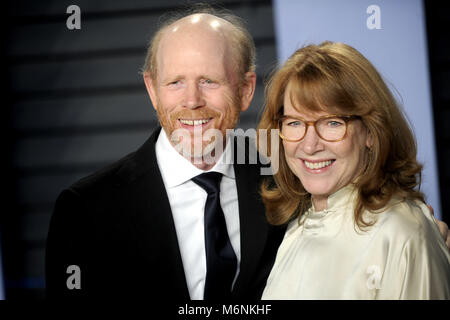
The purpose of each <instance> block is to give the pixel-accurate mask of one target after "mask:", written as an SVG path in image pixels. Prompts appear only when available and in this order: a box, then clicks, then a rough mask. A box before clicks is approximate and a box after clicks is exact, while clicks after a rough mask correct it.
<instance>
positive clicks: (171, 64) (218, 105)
mask: <svg viewBox="0 0 450 320" xmlns="http://www.w3.org/2000/svg"><path fill="white" fill-rule="evenodd" d="M174 30H175V31H174ZM228 46H229V45H228V42H227V40H226V39H225V38H224V37H223V35H222V33H219V32H214V31H211V30H208V29H207V30H203V29H202V28H199V27H197V28H193V27H192V26H190V28H187V29H183V28H182V27H179V28H177V29H169V30H168V31H167V32H166V33H165V34H164V35H163V38H162V39H161V43H160V46H159V50H158V56H157V64H158V65H157V69H158V73H157V77H156V79H154V80H151V83H150V84H148V83H147V82H148V81H149V79H148V78H145V80H146V84H147V88H149V93H150V97H151V98H152V102H153V105H154V107H155V109H156V111H157V114H158V118H159V121H160V122H161V125H162V127H163V128H164V130H165V131H166V133H167V135H168V136H169V138H171V137H172V138H173V136H172V134H173V133H174V132H175V131H176V130H177V129H185V130H187V131H184V132H185V133H186V132H188V133H189V135H188V136H183V137H182V139H176V138H175V139H174V140H172V144H174V145H175V144H177V143H179V142H181V143H183V144H185V143H186V142H187V143H188V144H190V150H191V157H192V158H196V157H201V156H202V155H204V154H205V153H206V152H210V150H211V145H212V146H214V144H215V143H219V142H224V141H225V140H224V139H225V134H226V130H227V129H233V128H234V127H235V125H236V123H237V121H238V119H239V113H240V111H241V110H245V109H246V108H247V107H248V105H247V104H246V102H245V101H244V103H243V102H242V97H241V96H240V94H239V86H238V83H239V75H238V74H237V72H236V71H235V70H236V68H234V65H233V62H234V61H233V59H232V56H231V53H230V52H231V50H230V49H229V47H228ZM250 100H251V98H250ZM249 103H250V101H249V102H248V104H249ZM243 104H244V105H243ZM208 129H217V130H219V131H220V132H221V133H222V137H223V139H222V140H221V141H214V143H211V141H210V140H209V139H206V137H202V133H203V134H204V133H205V131H207V130H208ZM177 131H178V130H177ZM175 133H176V132H175ZM175 136H177V135H175ZM188 138H190V139H188ZM203 139H205V140H206V141H203ZM177 140H178V141H177ZM182 140H184V141H182ZM187 140H190V141H187ZM214 140H216V139H214ZM195 144H197V146H199V145H200V146H202V147H201V148H200V150H199V148H194V145H195ZM208 145H209V147H208ZM195 150H197V151H200V152H199V153H194V151H195Z"/></svg>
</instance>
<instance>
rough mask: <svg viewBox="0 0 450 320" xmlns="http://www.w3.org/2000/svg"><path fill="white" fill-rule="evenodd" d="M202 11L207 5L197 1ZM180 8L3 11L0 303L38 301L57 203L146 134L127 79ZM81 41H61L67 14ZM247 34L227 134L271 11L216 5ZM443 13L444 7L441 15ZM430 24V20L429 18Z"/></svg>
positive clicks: (444, 102) (260, 2) (443, 107)
mask: <svg viewBox="0 0 450 320" xmlns="http://www.w3.org/2000/svg"><path fill="white" fill-rule="evenodd" d="M204 2H211V3H212V1H204ZM185 3H186V1H177V0H151V1H149V0H128V1H107V0H98V1H92V0H89V1H88V0H77V1H65V0H62V1H61V0H60V1H56V0H54V1H52V0H41V1H31V0H30V1H25V0H20V1H14V2H12V1H9V4H8V5H7V8H6V9H4V11H3V15H4V18H3V20H2V26H3V28H2V30H1V32H2V36H3V37H2V40H3V42H2V54H3V56H2V57H3V59H2V61H3V63H4V68H3V69H4V73H3V78H2V79H3V86H2V88H1V90H2V98H3V108H4V116H3V121H4V125H3V129H4V132H5V133H4V135H3V136H4V137H5V138H6V141H5V143H4V146H3V147H4V152H5V154H6V156H4V157H2V164H3V168H4V176H3V177H4V179H2V180H3V184H4V186H7V188H5V189H6V190H5V191H4V192H3V196H4V199H5V200H4V202H6V204H5V205H4V209H3V210H2V214H1V219H2V221H1V230H0V231H1V245H2V260H3V271H4V279H5V287H6V298H7V299H24V298H30V299H42V298H43V297H44V286H45V281H44V248H45V240H46V236H47V231H48V224H49V220H50V216H51V213H52V210H53V206H54V201H55V200H56V197H57V196H58V194H59V192H60V191H61V190H62V189H63V188H65V187H67V186H69V185H70V184H72V183H73V182H75V181H76V180H78V179H79V178H81V177H83V176H86V175H88V174H90V173H92V172H93V171H95V170H97V169H99V168H101V167H103V166H105V165H107V164H109V163H112V162H114V161H115V160H118V159H119V158H121V157H123V156H124V155H126V154H127V153H129V152H132V151H134V150H135V149H136V148H138V147H139V146H140V145H141V144H142V143H144V141H145V140H146V139H147V137H148V136H149V135H150V133H151V131H152V130H153V128H154V127H155V126H156V125H157V120H156V114H155V112H154V109H153V108H152V106H151V103H150V100H149V98H148V96H147V93H146V91H145V87H144V83H143V81H142V79H141V76H140V74H139V72H140V68H141V66H142V64H143V62H144V57H145V52H146V46H147V43H148V41H149V39H150V38H151V35H152V34H153V32H154V31H155V28H156V26H157V22H158V19H159V18H160V16H161V15H163V14H164V13H166V12H167V11H170V10H173V9H175V8H176V7H178V6H179V5H180V4H185ZM72 4H76V5H78V6H79V7H80V9H81V29H80V30H68V29H67V27H66V20H67V18H68V17H69V15H70V14H66V9H67V7H68V6H69V5H72ZM220 4H221V5H222V6H223V7H224V8H227V9H230V10H232V11H233V12H234V13H236V14H237V15H239V16H241V17H242V18H243V19H245V20H246V21H247V23H248V27H249V29H250V32H251V34H252V35H253V37H254V39H255V43H256V47H257V74H258V81H257V88H256V95H255V98H254V100H253V103H252V105H251V107H250V109H249V110H248V111H247V112H245V113H243V114H242V117H241V120H240V123H239V127H241V128H244V129H247V128H250V127H254V126H255V125H256V122H257V116H258V114H259V112H260V111H261V107H262V104H263V81H264V78H265V77H266V76H267V75H268V73H269V72H270V71H271V70H272V68H273V67H274V66H275V64H276V58H277V57H276V48H275V35H274V23H273V16H272V15H273V12H272V2H271V1H270V0H245V1H234V0H223V1H221V2H220ZM442 6H444V7H442ZM445 6H447V7H448V5H437V4H436V2H435V3H431V2H428V3H426V9H427V27H428V40H429V53H430V70H431V79H432V89H433V107H434V119H435V120H434V121H435V124H436V141H437V142H436V143H437V150H438V159H439V160H438V162H439V169H440V172H441V175H440V184H441V192H442V197H441V198H442V210H443V217H444V220H446V221H447V223H449V219H448V218H449V210H450V206H449V201H450V200H449V199H448V196H446V195H447V194H448V193H449V192H450V189H449V186H450V183H449V182H450V170H449V169H448V168H447V166H446V159H447V158H448V156H450V152H449V150H450V148H449V146H450V134H449V130H448V129H447V125H446V123H447V122H446V121H447V120H450V104H449V102H450V96H449V92H450V79H449V76H450V54H449V52H450V50H449V49H450V43H449V41H448V32H447V29H446V26H447V25H448V17H447V16H446V14H447V12H449V11H448V9H446V8H445ZM430 17H432V18H430Z"/></svg>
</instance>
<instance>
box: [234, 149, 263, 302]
mask: <svg viewBox="0 0 450 320" xmlns="http://www.w3.org/2000/svg"><path fill="white" fill-rule="evenodd" d="M235 145H236V147H235V149H234V150H236V151H237V152H245V154H246V159H245V162H246V163H247V164H238V163H237V161H236V154H235V157H234V158H235V162H234V170H235V176H236V185H237V191H238V201H239V216H240V218H239V220H240V236H241V265H240V273H239V277H238V280H237V282H236V284H235V287H234V293H235V296H236V297H238V298H239V297H240V296H241V295H242V292H244V291H245V290H246V289H248V286H249V283H250V280H251V279H252V278H253V277H254V275H255V273H256V271H257V268H258V264H259V262H260V259H261V256H262V253H263V250H264V247H265V243H266V240H267V233H268V224H267V222H266V218H265V209H264V205H263V203H262V202H261V199H260V196H259V189H258V187H259V181H260V177H261V176H260V168H261V166H260V165H257V164H255V165H250V164H248V153H247V152H246V150H243V149H242V147H243V146H242V145H239V144H238V143H236V141H235ZM245 145H246V146H247V147H249V143H248V141H247V142H246V143H245Z"/></svg>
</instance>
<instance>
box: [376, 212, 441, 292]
mask: <svg viewBox="0 0 450 320" xmlns="http://www.w3.org/2000/svg"><path fill="white" fill-rule="evenodd" d="M421 209H422V211H424V208H421ZM426 210H428V209H426ZM427 219H428V221H429V223H427V224H422V228H420V229H419V230H417V232H416V233H415V234H413V235H411V236H410V238H409V239H408V241H406V242H405V243H404V245H403V247H402V248H399V249H400V251H401V253H400V254H399V255H398V258H397V259H398V260H397V261H395V260H394V261H391V263H390V264H389V265H390V269H391V270H390V271H389V273H388V275H387V278H385V279H383V280H384V281H383V285H382V288H381V290H380V291H379V295H378V297H377V298H378V299H402V300H422V299H431V300H437V299H446V300H448V299H450V253H449V251H448V248H447V246H446V245H445V243H444V241H443V239H442V237H441V235H440V233H439V230H438V228H437V226H436V224H435V222H434V221H433V220H430V218H429V217H427Z"/></svg>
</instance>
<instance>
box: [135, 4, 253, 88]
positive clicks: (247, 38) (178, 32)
mask: <svg viewBox="0 0 450 320" xmlns="http://www.w3.org/2000/svg"><path fill="white" fill-rule="evenodd" d="M193 33H196V34H197V36H198V35H201V36H204V38H205V41H208V38H209V37H211V38H214V37H223V39H224V40H225V41H226V44H227V46H228V49H229V50H230V54H231V55H232V58H233V60H234V64H235V65H236V66H237V70H236V71H237V72H238V75H239V78H240V79H241V80H242V81H243V80H244V77H245V74H246V73H247V72H249V71H252V72H254V71H255V59H256V58H255V56H256V53H255V51H256V50H255V44H254V42H253V39H252V37H251V35H250V33H249V32H248V30H247V29H246V27H245V25H244V23H243V22H242V20H241V19H240V18H238V17H237V16H235V15H233V14H230V13H228V12H222V11H217V10H215V9H213V8H211V7H206V8H200V9H196V8H194V10H191V11H188V12H184V13H183V14H178V15H177V16H174V17H172V18H171V19H169V20H167V21H166V22H165V23H163V24H162V26H161V27H160V28H159V30H158V31H157V32H156V33H155V35H154V36H153V39H152V40H151V42H150V45H149V47H148V50H147V56H146V59H145V65H144V68H143V69H144V70H143V72H144V73H149V74H150V76H151V77H152V78H153V79H156V78H157V76H158V64H157V60H158V51H159V49H160V45H161V42H162V40H164V38H167V37H170V36H177V37H183V36H184V37H189V36H190V35H192V34H193Z"/></svg>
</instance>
